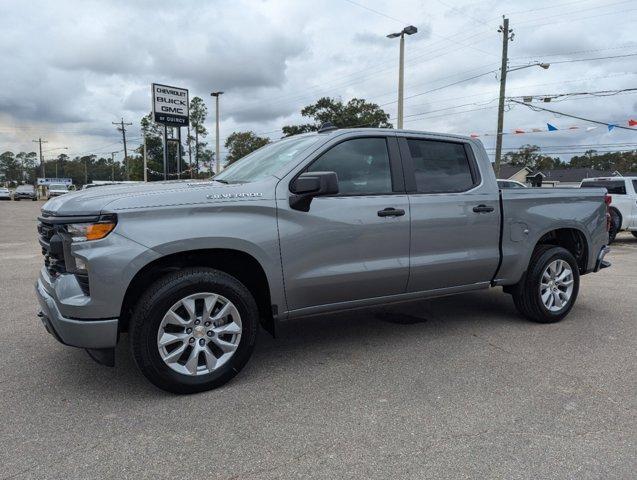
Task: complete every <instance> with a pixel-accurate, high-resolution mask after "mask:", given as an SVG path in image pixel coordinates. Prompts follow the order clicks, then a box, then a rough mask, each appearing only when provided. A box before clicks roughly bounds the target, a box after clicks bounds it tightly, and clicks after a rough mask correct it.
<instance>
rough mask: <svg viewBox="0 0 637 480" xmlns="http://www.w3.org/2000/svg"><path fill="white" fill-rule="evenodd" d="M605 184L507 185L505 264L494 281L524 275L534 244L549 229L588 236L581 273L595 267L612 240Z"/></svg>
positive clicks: (502, 196)
mask: <svg viewBox="0 0 637 480" xmlns="http://www.w3.org/2000/svg"><path fill="white" fill-rule="evenodd" d="M605 195H606V190H605V189H603V188H590V189H576V188H526V189H503V190H501V191H500V204H501V222H502V230H501V242H500V246H501V253H502V259H501V265H500V268H499V270H498V272H497V273H496V276H495V279H494V284H496V285H511V284H514V283H517V281H518V280H519V279H520V278H521V276H522V275H523V273H524V271H525V269H526V266H527V265H528V264H529V260H530V257H531V254H532V252H533V247H534V245H536V244H537V243H538V242H539V241H540V239H542V237H543V236H544V235H545V234H547V232H550V231H553V230H556V229H561V230H564V231H565V234H567V233H571V232H567V230H571V231H572V230H575V231H578V232H580V233H581V234H582V235H583V238H584V240H585V245H584V250H583V252H582V254H583V255H584V257H583V258H582V267H583V268H581V270H582V272H581V273H587V272H589V271H592V270H593V269H594V267H595V262H596V259H597V255H598V253H599V251H600V250H601V248H602V247H604V246H605V245H606V244H607V243H608V232H607V230H606V204H605V203H604V197H605Z"/></svg>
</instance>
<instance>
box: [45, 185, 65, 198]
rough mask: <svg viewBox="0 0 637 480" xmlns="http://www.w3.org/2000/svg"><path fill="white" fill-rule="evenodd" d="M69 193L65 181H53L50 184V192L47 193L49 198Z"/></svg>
mask: <svg viewBox="0 0 637 480" xmlns="http://www.w3.org/2000/svg"><path fill="white" fill-rule="evenodd" d="M66 193H69V187H68V186H67V185H65V184H63V183H52V184H51V185H49V189H48V192H47V194H46V198H47V200H48V199H50V198H53V197H59V196H60V195H64V194H66Z"/></svg>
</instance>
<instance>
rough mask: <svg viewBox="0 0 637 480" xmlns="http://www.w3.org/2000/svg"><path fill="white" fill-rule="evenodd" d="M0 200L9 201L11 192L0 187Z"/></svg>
mask: <svg viewBox="0 0 637 480" xmlns="http://www.w3.org/2000/svg"><path fill="white" fill-rule="evenodd" d="M0 200H11V191H10V190H9V189H8V188H5V187H0Z"/></svg>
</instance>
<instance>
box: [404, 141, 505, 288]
mask: <svg viewBox="0 0 637 480" xmlns="http://www.w3.org/2000/svg"><path fill="white" fill-rule="evenodd" d="M399 143H400V147H401V149H400V151H401V156H402V158H403V161H404V165H405V185H406V188H407V191H408V193H409V203H410V209H411V247H410V276H409V284H408V286H407V290H408V291H409V292H418V291H427V290H434V289H439V288H450V287H459V286H464V285H473V284H478V283H483V282H489V281H490V280H491V278H492V277H493V275H494V273H495V271H496V268H497V266H498V262H499V258H500V251H499V236H500V208H499V193H498V188H497V184H496V182H495V179H492V178H491V177H486V178H482V176H481V173H480V171H479V167H478V164H477V162H476V158H475V155H474V151H473V149H472V147H471V145H470V144H469V143H465V142H462V141H454V140H446V139H445V140H442V139H436V138H426V137H416V136H414V137H411V136H405V137H403V138H399ZM489 173H490V172H489Z"/></svg>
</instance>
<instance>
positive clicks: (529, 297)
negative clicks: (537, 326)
mask: <svg viewBox="0 0 637 480" xmlns="http://www.w3.org/2000/svg"><path fill="white" fill-rule="evenodd" d="M558 259H559V260H564V261H566V262H567V263H568V264H569V266H570V267H571V270H572V272H573V292H572V294H571V298H570V299H569V301H568V302H567V303H566V304H565V305H564V307H563V308H562V309H561V310H559V311H550V310H549V309H548V308H547V307H546V306H545V305H544V302H542V298H541V295H540V283H541V279H542V274H543V273H544V270H545V269H546V267H547V266H548V265H549V264H550V263H551V262H553V261H555V260H558ZM578 292H579V268H578V266H577V261H576V260H575V257H573V255H572V254H571V253H570V252H569V251H568V250H566V249H565V248H562V247H555V246H553V245H540V246H538V247H537V248H536V249H535V251H534V252H533V255H532V256H531V261H530V262H529V267H528V269H527V271H526V273H525V274H524V276H523V277H522V279H521V280H520V282H519V283H518V284H517V285H515V286H514V287H513V288H512V289H511V293H512V295H513V302H514V303H515V306H516V308H517V309H518V311H519V312H520V313H521V314H522V315H524V316H525V317H526V318H528V319H529V320H532V321H534V322H538V323H554V322H559V321H560V320H562V319H563V318H564V317H566V315H568V313H569V312H570V311H571V308H573V305H574V304H575V301H576V300H577V294H578Z"/></svg>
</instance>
